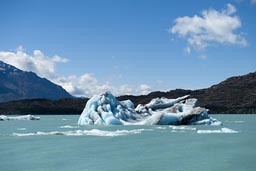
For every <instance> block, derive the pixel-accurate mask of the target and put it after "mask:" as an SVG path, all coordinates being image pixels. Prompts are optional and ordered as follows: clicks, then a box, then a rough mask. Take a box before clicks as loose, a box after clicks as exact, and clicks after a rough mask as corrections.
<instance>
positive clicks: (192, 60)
mask: <svg viewBox="0 0 256 171" xmlns="http://www.w3.org/2000/svg"><path fill="white" fill-rule="evenodd" d="M0 21H1V27H0V60H2V61H4V62H6V63H9V64H11V65H14V66H16V67H17V68H20V69H22V70H25V71H33V72H35V73H36V74H37V75H39V76H41V77H44V78H47V79H49V80H51V81H52V82H54V83H56V84H59V85H61V86H62V87H63V88H65V89H66V90H67V91H68V92H70V93H71V94H72V95H74V96H84V97H91V96H93V95H95V94H100V93H104V92H105V91H112V92H113V93H114V94H115V95H124V94H133V95H139V94H147V93H149V92H151V91H168V90H171V89H176V88H184V89H200V88H207V87H210V86H212V85H214V84H218V83H219V82H221V81H223V80H225V79H226V78H228V77H231V76H237V75H243V74H247V73H249V72H255V70H256V56H255V55H256V42H255V41H256V22H255V21H256V0H230V1H226V0H222V1H212V0H204V1H200V0H193V1H191V0H179V1H176V0H174V1H169V0H76V1H73V0H22V1H20V0H16V1H14V0H1V1H0Z"/></svg>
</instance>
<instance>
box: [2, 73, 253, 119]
mask: <svg viewBox="0 0 256 171" xmlns="http://www.w3.org/2000/svg"><path fill="white" fill-rule="evenodd" d="M187 94H189V95H190V97H192V98H197V99H198V100H199V103H200V106H202V107H205V108H208V109H209V113H212V114H256V72H253V73H249V74H247V75H243V76H236V77H231V78H228V79H226V80H225V81H223V82H221V83H219V84H216V85H213V86H211V87H209V88H205V89H199V90H184V89H176V90H171V91H168V92H160V91H156V92H151V93H149V94H148V95H141V96H132V95H125V96H120V97H118V99H119V100H127V99H130V100H131V101H133V102H134V104H135V106H137V105H138V104H145V103H148V102H149V101H150V100H151V99H153V98H156V97H166V98H177V97H180V96H183V95H187ZM87 100H88V99H87V98H84V99H79V98H68V99H60V100H46V99H33V100H20V101H12V102H7V103H0V113H1V114H29V113H32V114H80V113H81V112H82V110H83V108H84V106H85V105H86V102H87Z"/></svg>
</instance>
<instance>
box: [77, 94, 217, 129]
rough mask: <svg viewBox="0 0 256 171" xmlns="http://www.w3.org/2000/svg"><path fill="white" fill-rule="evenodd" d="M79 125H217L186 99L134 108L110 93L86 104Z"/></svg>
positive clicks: (96, 96) (169, 100)
mask: <svg viewBox="0 0 256 171" xmlns="http://www.w3.org/2000/svg"><path fill="white" fill-rule="evenodd" d="M78 124H79V125H202V124H204V125H220V124H221V122H220V121H218V120H216V119H214V118H212V117H210V116H208V109H205V108H203V107H199V106H198V101H197V99H194V98H189V95H186V96H182V97H179V98H176V99H167V98H163V97H162V98H155V99H152V100H151V101H150V102H149V103H148V104H145V105H142V104H139V105H138V106H137V107H136V108H135V107H134V104H133V103H132V102H131V101H130V100H125V101H118V100H117V99H116V97H115V96H113V95H112V94H111V92H106V93H104V94H101V95H95V96H93V97H92V98H91V99H89V100H88V102H87V103H86V106H85V108H84V110H83V112H82V113H81V115H80V118H79V120H78Z"/></svg>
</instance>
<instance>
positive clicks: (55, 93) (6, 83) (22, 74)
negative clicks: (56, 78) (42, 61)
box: [0, 61, 72, 102]
mask: <svg viewBox="0 0 256 171" xmlns="http://www.w3.org/2000/svg"><path fill="white" fill-rule="evenodd" d="M71 97H72V96H71V95H70V94H69V93H68V92H66V90H64V89H63V88H62V87H61V86H58V85H56V84H54V83H52V82H50V81H49V80H47V79H45V78H41V77H39V76H37V75H36V74H35V73H33V72H26V71H22V70H20V69H18V68H16V67H14V66H12V65H9V64H6V63H4V62H2V61H0V102H7V101H12V100H20V99H35V98H46V99H59V98H71Z"/></svg>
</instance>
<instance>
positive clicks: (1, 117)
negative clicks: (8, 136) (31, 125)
mask: <svg viewBox="0 0 256 171" xmlns="http://www.w3.org/2000/svg"><path fill="white" fill-rule="evenodd" d="M9 120H40V117H38V116H33V115H23V116H6V115H0V121H9Z"/></svg>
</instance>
